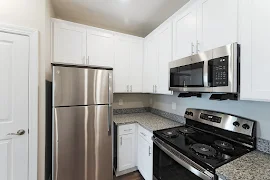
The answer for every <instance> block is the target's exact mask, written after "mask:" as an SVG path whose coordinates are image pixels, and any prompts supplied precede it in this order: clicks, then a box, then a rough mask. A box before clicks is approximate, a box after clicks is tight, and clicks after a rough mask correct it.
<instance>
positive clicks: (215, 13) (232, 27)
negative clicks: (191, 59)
mask: <svg viewBox="0 0 270 180" xmlns="http://www.w3.org/2000/svg"><path fill="white" fill-rule="evenodd" d="M197 19H198V31H197V32H198V42H199V45H198V48H199V50H200V51H205V50H209V49H213V48H217V47H220V46H224V45H226V44H230V43H234V42H237V30H238V29H237V22H238V0H201V1H200V3H199V8H198V18H197Z"/></svg>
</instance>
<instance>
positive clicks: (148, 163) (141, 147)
mask: <svg viewBox="0 0 270 180" xmlns="http://www.w3.org/2000/svg"><path fill="white" fill-rule="evenodd" d="M152 151H153V144H152V143H150V142H148V141H146V139H145V138H144V137H143V136H142V135H140V134H139V135H138V169H139V171H140V173H141V175H142V176H143V178H144V179H145V180H152V179H153V152H152Z"/></svg>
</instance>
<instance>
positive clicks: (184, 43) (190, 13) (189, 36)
mask: <svg viewBox="0 0 270 180" xmlns="http://www.w3.org/2000/svg"><path fill="white" fill-rule="evenodd" d="M196 18H197V12H196V6H192V7H191V8H189V9H188V10H187V11H185V12H183V13H181V14H179V15H178V16H176V17H175V18H174V20H173V60H177V59H180V58H183V57H187V56H191V55H192V54H194V53H195V51H196V49H195V43H196V28H197V19H196Z"/></svg>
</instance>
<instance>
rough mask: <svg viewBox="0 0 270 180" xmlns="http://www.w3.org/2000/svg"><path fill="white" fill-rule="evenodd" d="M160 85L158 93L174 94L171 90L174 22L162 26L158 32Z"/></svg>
mask: <svg viewBox="0 0 270 180" xmlns="http://www.w3.org/2000/svg"><path fill="white" fill-rule="evenodd" d="M157 41H158V43H157V45H158V85H157V93H159V94H172V92H171V91H169V62H170V61H172V23H171V22H169V23H167V24H165V26H164V27H162V28H161V29H160V31H159V33H158V34H157Z"/></svg>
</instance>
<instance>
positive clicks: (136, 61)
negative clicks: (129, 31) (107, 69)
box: [129, 39, 143, 93]
mask: <svg viewBox="0 0 270 180" xmlns="http://www.w3.org/2000/svg"><path fill="white" fill-rule="evenodd" d="M142 75H143V40H142V39H138V40H135V41H133V42H131V43H130V69H129V85H130V88H129V89H130V92H132V93H136V92H137V93H141V92H142V87H143V86H142Z"/></svg>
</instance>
